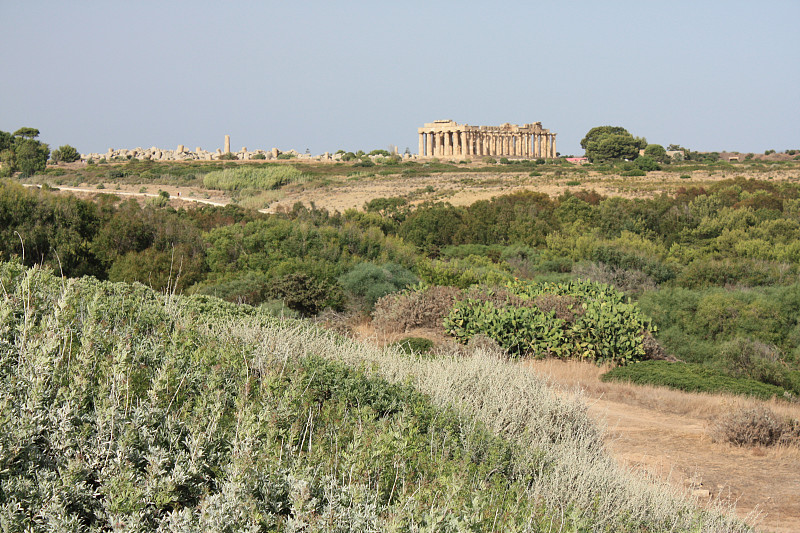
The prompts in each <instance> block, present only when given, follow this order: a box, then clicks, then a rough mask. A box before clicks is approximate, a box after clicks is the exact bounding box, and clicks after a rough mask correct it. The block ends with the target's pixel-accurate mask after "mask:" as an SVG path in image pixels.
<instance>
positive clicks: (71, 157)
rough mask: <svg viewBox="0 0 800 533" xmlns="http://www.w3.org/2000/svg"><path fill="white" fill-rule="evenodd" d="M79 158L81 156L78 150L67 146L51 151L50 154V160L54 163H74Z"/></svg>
mask: <svg viewBox="0 0 800 533" xmlns="http://www.w3.org/2000/svg"><path fill="white" fill-rule="evenodd" d="M80 158H81V154H80V153H79V152H78V150H76V149H75V148H74V147H72V146H70V145H68V144H65V145H63V146H59V147H58V149H57V150H53V153H51V154H50V159H52V160H53V162H55V163H58V162H63V163H74V162H75V161H77V160H78V159H80Z"/></svg>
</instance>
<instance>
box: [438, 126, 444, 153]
mask: <svg viewBox="0 0 800 533" xmlns="http://www.w3.org/2000/svg"><path fill="white" fill-rule="evenodd" d="M436 143H437V144H438V145H439V146H438V148H437V149H436V155H438V156H439V157H443V156H444V133H443V132H439V133H437V134H436Z"/></svg>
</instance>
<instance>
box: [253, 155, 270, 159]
mask: <svg viewBox="0 0 800 533" xmlns="http://www.w3.org/2000/svg"><path fill="white" fill-rule="evenodd" d="M266 158H267V156H266V154H255V155H253V157H252V158H251V159H266Z"/></svg>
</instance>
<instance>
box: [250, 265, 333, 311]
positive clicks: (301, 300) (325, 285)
mask: <svg viewBox="0 0 800 533" xmlns="http://www.w3.org/2000/svg"><path fill="white" fill-rule="evenodd" d="M266 294H267V295H268V296H269V297H271V298H275V299H279V300H282V301H283V302H284V303H285V304H286V306H287V307H289V308H290V309H293V310H295V311H297V312H299V313H301V314H302V315H305V316H310V315H315V314H317V313H319V312H320V311H321V310H323V309H324V308H326V307H333V308H335V309H338V308H341V307H342V305H343V303H344V295H343V294H342V291H341V289H340V288H339V287H337V286H336V285H333V284H332V283H330V282H328V281H327V280H325V279H322V278H319V277H316V276H313V275H311V274H307V273H305V272H293V273H289V274H285V275H283V276H281V277H279V278H277V279H273V280H271V281H270V282H269V285H268V287H267V290H266Z"/></svg>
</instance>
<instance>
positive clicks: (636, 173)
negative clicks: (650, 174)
mask: <svg viewBox="0 0 800 533" xmlns="http://www.w3.org/2000/svg"><path fill="white" fill-rule="evenodd" d="M622 175H623V176H647V172H645V171H644V170H641V169H638V168H635V169H633V170H626V171H624V172H622Z"/></svg>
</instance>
